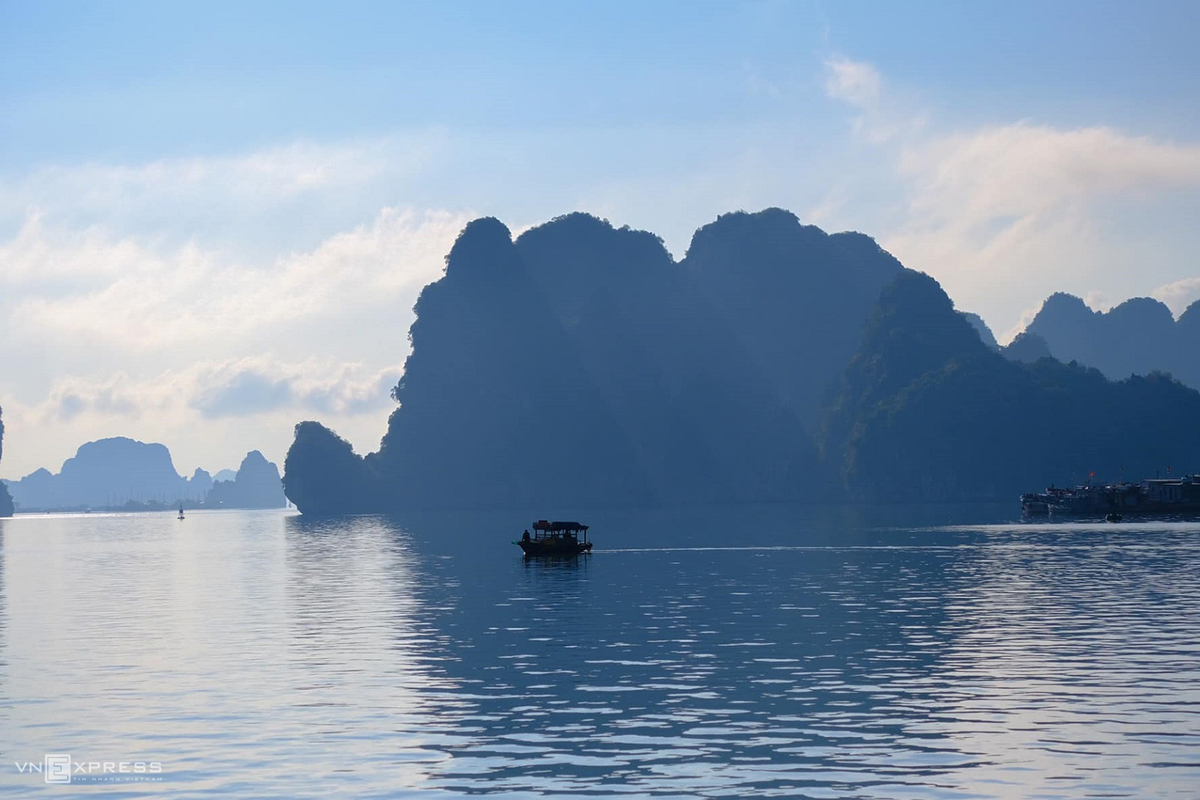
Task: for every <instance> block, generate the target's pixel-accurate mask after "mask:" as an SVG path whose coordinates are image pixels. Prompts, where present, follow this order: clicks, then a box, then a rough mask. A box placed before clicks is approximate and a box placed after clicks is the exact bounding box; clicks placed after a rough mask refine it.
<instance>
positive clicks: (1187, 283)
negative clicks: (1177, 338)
mask: <svg viewBox="0 0 1200 800" xmlns="http://www.w3.org/2000/svg"><path fill="white" fill-rule="evenodd" d="M1150 296H1151V297H1153V298H1155V299H1156V300H1161V301H1162V302H1164V303H1166V304H1167V307H1168V308H1170V309H1171V311H1173V312H1174V313H1175V315H1176V316H1179V315H1180V314H1182V313H1183V312H1184V311H1186V310H1187V309H1188V307H1189V306H1191V304H1192V303H1195V302H1196V301H1198V300H1200V278H1184V279H1183V280H1179V281H1174V282H1172V283H1168V284H1166V285H1165V286H1160V287H1158V288H1157V289H1155V290H1154V291H1153V292H1151V293H1150Z"/></svg>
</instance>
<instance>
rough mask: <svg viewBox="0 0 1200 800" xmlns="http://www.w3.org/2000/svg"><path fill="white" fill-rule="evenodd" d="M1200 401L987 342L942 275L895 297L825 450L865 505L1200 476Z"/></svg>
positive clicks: (849, 376) (871, 333)
mask: <svg viewBox="0 0 1200 800" xmlns="http://www.w3.org/2000/svg"><path fill="white" fill-rule="evenodd" d="M1197 419H1200V393H1197V392H1196V391H1194V390H1191V389H1189V388H1187V387H1186V386H1184V385H1182V384H1180V383H1178V382H1177V381H1173V380H1171V379H1170V378H1169V377H1166V376H1163V375H1160V374H1157V373H1155V374H1152V375H1150V376H1148V377H1145V378H1143V377H1133V378H1129V379H1127V380H1124V381H1119V382H1111V381H1109V380H1107V379H1105V377H1104V376H1103V375H1102V374H1101V373H1100V372H1098V371H1097V370H1094V369H1087V368H1084V367H1079V366H1076V365H1073V364H1072V365H1066V364H1062V363H1059V362H1057V361H1054V360H1053V359H1043V360H1041V361H1037V362H1036V363H1034V364H1022V363H1015V362H1013V361H1009V360H1007V359H1005V358H1004V357H1003V356H1001V355H999V354H997V353H995V352H993V351H991V350H990V349H989V348H988V347H987V346H986V345H984V344H983V343H982V342H980V341H979V338H978V336H977V335H975V333H974V331H972V330H971V329H970V325H969V323H968V322H967V321H966V320H964V319H963V318H962V317H961V316H960V315H958V314H956V313H955V312H954V310H953V304H952V303H951V302H950V299H949V298H948V297H947V296H946V295H945V293H944V292H943V291H942V290H941V287H940V286H938V284H937V282H936V281H934V280H933V279H932V278H930V277H928V276H925V275H921V274H916V273H913V274H908V275H904V276H902V277H901V278H899V279H897V281H896V283H895V284H893V285H892V286H890V287H888V288H887V289H885V290H884V292H883V295H882V296H881V299H880V304H879V308H878V309H877V310H876V312H875V314H874V315H873V316H872V318H871V320H870V322H869V323H868V326H867V333H866V336H865V338H864V341H863V345H862V348H861V349H860V351H859V353H858V354H857V355H856V356H855V357H854V359H853V360H852V362H851V364H850V366H849V367H848V368H847V370H846V375H845V377H844V379H843V386H842V392H841V394H840V395H839V398H838V400H837V402H836V403H835V404H834V406H833V408H832V409H831V411H830V417H829V419H828V421H827V425H826V429H825V431H826V434H825V440H824V442H823V444H824V447H825V451H826V452H827V453H829V454H830V456H831V460H832V459H834V458H837V459H840V462H839V467H840V472H841V476H842V479H843V480H844V481H845V484H846V487H847V490H848V492H849V493H850V495H851V496H852V497H854V498H857V499H870V500H882V501H928V500H982V499H997V498H999V499H1003V498H1008V497H1015V496H1016V495H1017V494H1018V493H1019V492H1021V491H1028V490H1030V489H1036V488H1040V487H1041V486H1043V485H1047V484H1050V483H1054V482H1059V483H1062V482H1065V481H1068V480H1080V481H1082V480H1086V478H1087V477H1088V475H1089V474H1090V473H1092V472H1095V474H1096V476H1097V477H1100V478H1105V479H1110V480H1117V479H1119V478H1121V477H1125V478H1133V479H1139V478H1141V477H1144V476H1145V475H1153V474H1155V472H1156V471H1160V470H1163V469H1165V468H1166V467H1167V466H1168V465H1171V464H1174V465H1175V467H1176V469H1180V470H1183V469H1188V468H1192V467H1200V426H1198V425H1196V424H1194V420H1197Z"/></svg>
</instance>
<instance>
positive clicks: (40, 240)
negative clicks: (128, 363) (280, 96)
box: [0, 208, 468, 353]
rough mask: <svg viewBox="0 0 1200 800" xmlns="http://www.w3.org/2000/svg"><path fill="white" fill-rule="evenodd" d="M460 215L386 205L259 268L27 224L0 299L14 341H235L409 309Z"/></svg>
mask: <svg viewBox="0 0 1200 800" xmlns="http://www.w3.org/2000/svg"><path fill="white" fill-rule="evenodd" d="M467 219H468V217H467V216H466V215H462V214H451V213H448V212H424V213H418V212H416V211H413V210H411V209H404V210H401V209H392V208H385V209H384V210H382V211H381V212H379V214H378V215H377V216H376V218H375V219H374V220H373V221H372V222H371V223H370V224H366V225H360V226H358V227H357V228H355V229H353V230H350V231H345V232H343V233H339V234H336V235H334V236H332V237H330V238H329V239H327V240H326V241H325V242H323V243H322V244H321V245H320V246H318V247H317V248H316V249H314V250H312V251H309V252H305V253H295V254H290V255H286V256H282V257H279V258H276V259H274V260H273V261H271V262H268V263H266V264H253V263H250V264H248V263H244V262H241V261H238V260H231V259H228V258H227V257H225V256H224V255H223V254H222V253H221V252H219V251H209V250H204V249H202V248H201V247H200V246H199V245H197V244H195V243H189V244H186V245H184V246H182V247H179V248H177V249H174V250H169V251H167V252H162V251H160V250H158V249H156V248H153V247H151V246H150V245H148V244H146V243H144V242H142V241H138V240H135V239H132V238H126V239H113V238H111V237H108V236H106V235H105V234H104V233H103V232H101V231H98V230H96V229H92V230H89V231H86V232H84V233H78V232H75V231H72V230H70V229H61V228H59V229H48V228H47V227H46V226H45V225H44V223H43V222H42V220H41V218H40V217H33V218H31V219H30V220H29V222H28V223H27V224H26V225H25V226H24V227H23V228H22V229H21V231H20V233H19V234H18V235H17V237H16V238H15V239H13V240H12V241H10V242H8V243H7V244H4V245H0V264H4V265H5V267H6V268H5V269H4V270H3V271H2V272H0V292H3V293H4V300H3V301H0V302H2V303H3V304H4V305H6V306H8V307H9V313H10V315H11V321H12V326H13V335H14V336H15V335H18V332H21V333H23V334H25V335H28V336H30V337H33V338H36V339H38V340H39V341H42V342H45V341H48V340H57V341H59V342H60V343H63V344H65V343H68V342H69V343H75V344H76V346H77V345H78V343H79V342H87V343H89V344H90V345H92V346H104V347H108V348H114V347H115V348H122V349H123V350H125V351H128V352H133V353H145V352H148V351H159V352H162V351H166V350H172V349H178V348H180V347H181V346H185V345H190V346H202V345H204V344H205V343H208V342H212V341H214V340H220V341H224V342H228V341H231V340H232V341H244V340H246V339H249V338H253V337H256V336H261V335H262V334H263V332H264V331H265V330H268V329H271V328H278V327H279V326H281V325H285V324H289V323H295V322H298V321H308V322H313V323H315V322H317V321H319V320H324V321H325V322H326V324H335V323H331V322H330V320H337V319H342V320H345V321H347V322H349V321H351V320H353V319H354V318H355V317H356V315H361V314H362V313H363V312H364V310H366V309H368V308H378V307H380V306H394V305H395V304H399V305H400V308H401V309H402V310H407V308H409V307H410V306H411V305H412V301H413V300H414V299H415V297H416V294H417V292H418V291H419V290H420V288H421V287H422V286H424V285H425V284H426V283H428V282H430V281H432V280H435V279H436V278H437V277H438V275H440V274H441V271H442V268H443V258H444V255H445V253H446V252H448V250H449V248H450V245H451V244H452V243H453V241H454V237H455V236H456V235H457V233H458V231H459V230H461V228H462V226H463V225H464V224H465V222H466V221H467Z"/></svg>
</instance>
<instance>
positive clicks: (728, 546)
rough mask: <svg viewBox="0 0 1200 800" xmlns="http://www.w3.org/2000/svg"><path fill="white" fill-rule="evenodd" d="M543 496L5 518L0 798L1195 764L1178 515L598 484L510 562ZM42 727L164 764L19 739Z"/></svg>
mask: <svg viewBox="0 0 1200 800" xmlns="http://www.w3.org/2000/svg"><path fill="white" fill-rule="evenodd" d="M542 515H544V512H543V513H538V512H535V513H532V514H526V515H520V514H511V513H505V514H493V515H489V514H469V515H468V514H462V515H451V514H443V515H426V516H421V517H412V518H406V519H402V520H401V519H387V518H382V517H346V518H340V519H335V520H326V521H314V520H311V519H305V518H301V517H298V516H289V515H285V514H279V513H275V512H238V513H229V512H225V513H222V512H213V513H194V514H189V516H188V518H187V519H186V520H184V521H183V522H180V521H177V520H176V519H174V517H173V516H172V515H167V514H163V515H156V514H143V515H132V516H104V515H81V516H61V517H17V518H15V519H8V520H0V537H2V538H0V557H2V559H3V563H2V571H0V575H2V578H3V585H2V587H0V750H2V751H3V754H4V763H3V764H0V793H3V794H5V795H8V796H27V795H32V794H36V793H41V794H43V795H49V796H54V795H58V796H73V795H77V794H89V793H94V794H111V795H119V796H159V795H163V794H167V793H170V794H172V795H173V796H181V797H189V796H205V795H212V794H216V793H226V794H230V795H233V796H239V797H249V796H278V797H302V796H326V795H329V794H330V793H339V794H346V795H349V794H353V795H356V796H380V797H393V796H404V795H406V794H414V793H416V792H418V791H421V792H429V791H441V792H443V793H446V794H450V795H464V794H474V793H490V794H502V795H503V794H509V795H512V796H535V795H536V796H545V795H549V796H588V795H596V794H607V793H612V794H626V795H655V796H673V797H682V796H696V795H701V796H745V795H747V794H750V793H754V794H756V795H762V796H767V795H778V796H786V797H814V798H840V797H852V798H909V797H912V798H928V797H937V798H967V797H1012V798H1017V797H1064V798H1085V797H1100V796H1104V797H1146V796H1151V795H1152V796H1154V797H1181V798H1182V797H1194V796H1195V789H1194V787H1195V786H1197V785H1200V756H1198V753H1200V733H1198V731H1200V644H1197V639H1196V637H1195V633H1194V626H1195V621H1196V620H1197V619H1200V567H1198V566H1197V565H1198V564H1200V558H1198V556H1200V552H1198V551H1200V547H1198V543H1200V523H1170V522H1167V523H1162V522H1157V523H1127V524H1117V525H1111V524H1110V525H1106V524H1103V523H1097V524H1093V523H1081V524H1072V525H1066V524H1062V525H1060V524H1052V525H1051V524H1046V525H1026V524H1014V523H1011V522H1004V521H1003V520H1005V519H1007V518H1011V516H1012V513H1011V509H1008V508H1006V509H1003V510H1000V511H997V512H996V513H995V514H994V515H990V514H985V515H984V518H989V517H990V518H994V519H996V520H998V522H997V524H984V525H978V524H976V525H956V524H954V523H955V521H956V520H964V519H974V520H978V519H979V518H980V509H979V508H975V509H969V510H965V511H964V510H961V509H926V510H924V511H919V512H904V513H901V512H893V515H892V518H890V519H889V518H877V519H868V518H866V517H865V516H863V515H861V514H858V513H857V512H854V511H846V510H840V511H833V510H828V511H825V510H819V509H818V510H813V509H799V508H795V507H789V506H779V507H770V508H757V509H749V510H748V509H739V510H736V511H734V510H723V509H711V508H709V509H689V510H684V511H674V512H654V513H652V514H645V515H642V514H638V513H635V512H629V511H622V512H592V513H590V514H586V515H584V514H580V515H579V516H581V517H583V519H584V521H585V522H588V523H590V524H592V525H593V529H592V533H593V535H594V538H595V540H596V547H597V548H598V549H597V551H596V552H595V553H593V554H592V555H591V556H590V557H585V558H582V559H580V560H579V561H577V562H546V563H538V562H530V563H526V562H525V561H524V560H523V559H522V558H521V554H520V551H519V550H518V549H517V548H515V547H513V546H512V545H511V544H510V541H511V540H512V539H515V538H517V537H518V536H519V535H520V531H521V529H522V528H523V527H525V526H527V525H528V524H529V523H530V522H531V521H532V520H533V519H534V518H535V517H536V516H542ZM526 517H528V519H527V518H526ZM947 523H949V524H947ZM46 753H69V754H70V755H71V756H72V758H73V759H74V760H75V761H85V760H90V761H102V760H125V761H136V760H141V761H157V762H160V763H161V765H162V772H161V781H157V782H142V783H115V784H114V783H107V784H103V785H88V784H81V783H79V782H78V781H76V782H75V783H73V784H72V785H71V786H69V787H63V786H49V785H46V784H45V783H44V782H43V780H42V776H41V775H38V774H33V775H30V774H24V773H20V772H18V769H17V767H16V766H15V765H14V762H16V761H19V762H26V761H28V762H40V761H41V759H42V758H43V755H44V754H46Z"/></svg>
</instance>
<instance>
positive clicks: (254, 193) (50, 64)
mask: <svg viewBox="0 0 1200 800" xmlns="http://www.w3.org/2000/svg"><path fill="white" fill-rule="evenodd" d="M1197 23H1200V6H1197V5H1196V4H1187V3H1168V4H1136V5H1135V4H1131V3H1121V4H1118V3H1096V2H1089V3H1065V2H1064V3H1003V4H998V3H997V4H984V3H904V4H900V3H841V2H839V3H815V2H798V3H788V2H758V3H704V2H689V3H667V2H656V3H605V4H600V3H549V2H546V3H506V4H492V3H432V2H431V3H411V4H405V3H378V4H372V3H365V4H364V3H347V2H339V3H336V4H318V3H289V4H246V3H204V4H182V3H179V4H176V3H105V4H86V3H0V339H2V340H3V341H5V342H7V343H8V344H6V347H5V352H4V353H3V354H2V355H0V372H2V373H3V374H4V375H5V381H4V382H3V385H0V405H3V407H4V409H5V419H6V422H7V423H8V439H7V441H6V447H5V463H4V465H2V466H0V475H4V476H5V477H16V476H18V475H21V474H24V473H26V472H28V471H30V470H32V469H34V468H36V467H38V466H49V467H51V468H53V469H57V467H58V465H59V464H60V463H61V461H62V460H63V459H64V458H66V457H67V456H69V455H71V454H72V453H73V451H74V448H75V447H76V446H77V445H78V444H80V443H82V442H83V441H85V440H87V439H91V438H96V437H98V436H102V435H116V434H122V435H129V436H134V437H137V438H142V439H145V440H157V441H162V442H164V443H165V444H167V445H168V446H170V447H171V449H172V452H173V453H174V454H175V456H176V462H177V466H178V467H179V468H180V470H181V471H184V470H186V471H190V470H191V469H192V468H194V467H195V466H203V467H205V468H208V469H211V470H216V469H220V468H223V467H228V466H233V465H236V464H237V463H238V461H239V460H240V458H241V456H242V455H243V454H244V452H245V451H246V450H248V449H251V448H259V449H262V450H263V451H264V452H265V453H267V454H268V456H269V457H271V458H273V459H275V460H278V459H281V458H282V456H283V453H284V451H285V450H286V447H287V443H288V441H289V439H290V432H291V425H292V424H293V423H294V422H295V421H298V420H299V419H304V418H313V417H316V418H320V419H323V420H325V421H327V422H329V423H331V424H332V425H333V427H335V428H336V429H338V430H339V431H341V432H343V433H344V434H345V435H347V436H348V437H349V438H351V440H352V441H354V443H355V444H356V445H357V446H358V447H359V449H361V450H369V449H373V448H374V447H375V445H376V444H377V441H378V437H379V435H380V433H381V432H382V430H383V421H384V418H385V416H386V414H387V410H388V403H389V402H390V401H388V400H387V393H386V386H387V384H388V383H389V381H394V380H395V378H396V377H397V376H398V374H399V369H400V366H401V365H402V364H403V359H404V356H405V355H406V351H407V342H406V338H405V333H406V330H407V326H408V324H409V323H410V322H411V313H410V309H411V306H412V303H413V301H414V300H415V297H416V293H417V292H418V291H419V290H420V287H421V286H423V285H424V284H425V283H427V282H428V281H429V280H433V279H435V278H436V277H437V275H438V271H439V269H440V265H441V257H442V255H444V253H445V250H446V248H447V247H448V244H449V242H450V241H452V240H453V236H454V233H455V232H456V231H457V230H458V228H459V227H460V226H461V225H462V224H463V223H464V222H465V221H466V220H468V219H470V218H471V217H472V216H477V215H481V214H493V215H496V216H498V217H500V218H501V219H503V220H504V221H505V222H507V223H508V224H509V225H510V227H512V228H513V229H514V230H520V229H522V228H524V227H528V226H530V225H533V224H537V223H539V222H542V221H544V220H546V219H548V218H550V217H552V216H555V215H557V214H561V213H565V212H568V211H572V210H576V209H580V210H585V211H590V212H593V213H597V214H600V215H602V216H605V217H607V218H609V219H611V220H612V221H613V222H614V223H616V224H629V225H632V226H634V227H640V228H646V229H649V230H652V231H654V232H656V233H658V234H660V235H662V236H663V237H664V239H665V241H666V243H667V245H668V247H669V248H670V249H671V250H672V252H673V253H674V254H675V255H676V256H677V257H681V256H682V255H683V253H684V252H685V250H686V247H687V243H688V240H689V238H690V235H691V233H692V231H694V230H695V229H696V228H697V227H699V226H701V225H703V224H705V223H707V222H709V221H711V220H712V219H713V218H715V216H716V215H717V214H720V213H722V212H725V211H729V210H734V209H737V208H746V209H751V210H754V209H758V208H762V207H766V206H772V205H779V206H783V207H786V208H789V209H791V210H793V211H795V212H796V213H797V214H798V215H799V216H800V217H801V219H802V220H804V221H806V222H811V223H813V224H818V225H821V226H822V227H825V228H827V229H830V230H843V229H856V230H861V231H864V232H866V233H868V234H871V235H873V236H875V237H876V238H877V239H878V240H879V241H880V242H881V244H883V245H884V246H885V247H887V248H888V249H889V250H891V251H892V252H894V253H895V254H896V255H897V256H898V257H899V258H901V260H902V261H904V262H905V263H906V264H907V265H908V266H910V267H913V268H915V269H920V270H923V271H926V272H929V273H930V274H932V275H934V276H935V277H936V278H938V280H940V281H941V282H942V283H943V285H944V286H945V287H946V289H947V290H948V291H949V292H950V294H951V296H952V297H954V298H955V300H956V302H957V303H958V305H959V307H960V308H964V309H966V310H971V311H975V312H978V313H980V314H982V315H983V316H984V318H985V319H986V320H987V321H988V323H989V324H990V325H991V326H992V327H993V329H995V330H996V332H997V334H998V335H999V336H1000V337H1001V339H1004V338H1005V337H1006V336H1007V335H1011V334H1012V333H1013V332H1014V331H1016V330H1019V328H1020V324H1021V322H1022V320H1023V319H1027V318H1028V316H1029V314H1030V313H1032V311H1034V310H1036V308H1037V307H1038V305H1040V303H1041V301H1042V300H1043V299H1044V298H1045V297H1046V295H1047V294H1049V293H1050V292H1052V291H1056V290H1065V291H1071V292H1073V293H1076V294H1079V295H1080V296H1083V297H1085V298H1086V299H1088V301H1089V302H1091V303H1092V304H1093V305H1094V306H1095V307H1097V308H1106V307H1108V306H1110V305H1112V304H1114V303H1116V302H1120V301H1121V300H1123V299H1125V298H1127V297H1130V296H1136V295H1154V296H1156V297H1160V298H1161V299H1163V300H1164V301H1166V302H1168V304H1170V305H1171V306H1172V308H1173V309H1174V310H1175V311H1176V313H1178V312H1179V311H1181V310H1182V307H1183V306H1184V305H1185V304H1186V303H1187V302H1190V301H1191V300H1194V299H1196V298H1197V297H1200V268H1198V267H1197V261H1196V259H1195V255H1194V254H1195V251H1196V244H1197V242H1196V235H1195V233H1194V231H1193V228H1194V222H1193V221H1194V220H1195V218H1196V216H1197V214H1196V212H1197V210H1198V207H1200V119H1198V118H1197V115H1198V114H1200V111H1198V109H1197V105H1196V103H1195V102H1194V98H1196V97H1198V96H1200V58H1197V56H1196V54H1195V53H1196V49H1195V47H1194V41H1193V40H1194V36H1195V33H1194V32H1195V30H1197V28H1198V25H1197ZM381 387H383V389H384V390H383V391H380V389H381Z"/></svg>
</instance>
